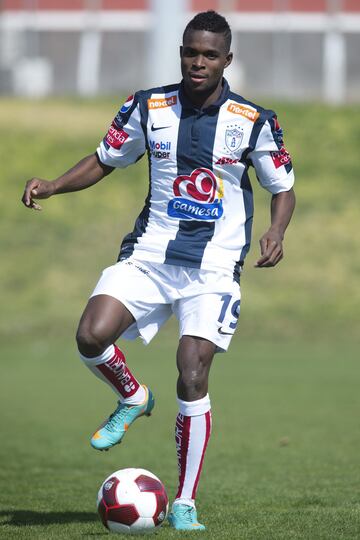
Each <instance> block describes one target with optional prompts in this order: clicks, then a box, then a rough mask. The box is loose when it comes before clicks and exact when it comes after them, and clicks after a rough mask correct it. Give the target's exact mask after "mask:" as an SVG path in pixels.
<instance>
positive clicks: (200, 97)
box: [184, 81, 223, 109]
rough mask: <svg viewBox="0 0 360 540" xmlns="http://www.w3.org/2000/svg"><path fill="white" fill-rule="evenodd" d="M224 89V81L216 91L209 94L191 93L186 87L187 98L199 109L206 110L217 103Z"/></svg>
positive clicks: (210, 91)
mask: <svg viewBox="0 0 360 540" xmlns="http://www.w3.org/2000/svg"><path fill="white" fill-rule="evenodd" d="M222 88H223V85H222V81H220V82H219V84H218V86H217V87H216V88H215V90H209V92H204V93H200V92H199V93H197V92H191V91H189V90H188V89H187V88H186V87H184V89H185V94H186V97H187V98H188V100H189V101H190V102H191V103H192V104H193V105H194V107H196V108H197V109H206V108H207V107H210V105H212V104H213V103H216V101H218V99H219V97H220V96H221V92H222Z"/></svg>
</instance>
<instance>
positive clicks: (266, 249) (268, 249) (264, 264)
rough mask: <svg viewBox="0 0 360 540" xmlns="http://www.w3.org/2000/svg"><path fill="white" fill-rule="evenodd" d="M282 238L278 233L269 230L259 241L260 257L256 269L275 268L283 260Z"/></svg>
mask: <svg viewBox="0 0 360 540" xmlns="http://www.w3.org/2000/svg"><path fill="white" fill-rule="evenodd" d="M282 241H283V236H282V234H281V233H280V232H277V231H273V230H272V229H269V230H268V231H267V232H266V233H265V234H264V235H263V236H262V237H261V239H260V249H261V257H260V259H259V260H258V261H257V262H256V264H255V267H256V268H268V267H271V266H275V265H276V264H277V263H278V262H280V261H281V259H282V258H283V246H282Z"/></svg>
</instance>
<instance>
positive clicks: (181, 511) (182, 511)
mask: <svg viewBox="0 0 360 540" xmlns="http://www.w3.org/2000/svg"><path fill="white" fill-rule="evenodd" d="M168 520H169V523H170V525H171V527H173V528H174V529H176V530H178V531H205V528H206V527H205V525H201V523H199V522H198V519H197V513H196V509H195V508H194V507H193V506H188V505H187V504H180V503H179V504H174V505H173V507H172V510H171V512H170V514H169V516H168Z"/></svg>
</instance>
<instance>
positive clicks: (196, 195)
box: [167, 167, 224, 221]
mask: <svg viewBox="0 0 360 540" xmlns="http://www.w3.org/2000/svg"><path fill="white" fill-rule="evenodd" d="M173 191H174V195H175V197H174V198H173V199H171V200H170V201H169V203H168V209H167V211H168V215H169V216H170V217H172V218H177V219H185V220H196V221H198V220H202V221H214V220H216V219H219V218H221V216H222V215H223V204H222V198H223V196H224V187H223V182H222V180H221V179H218V178H217V177H216V176H215V174H214V173H213V172H212V171H211V170H210V169H206V168H203V167H201V168H198V169H195V170H194V171H193V172H192V173H191V174H190V175H180V176H178V177H177V178H176V179H175V181H174V184H173Z"/></svg>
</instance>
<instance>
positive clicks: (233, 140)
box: [225, 126, 244, 153]
mask: <svg viewBox="0 0 360 540" xmlns="http://www.w3.org/2000/svg"><path fill="white" fill-rule="evenodd" d="M243 137H244V132H243V131H242V130H241V129H240V128H239V127H238V126H228V128H227V129H226V131H225V145H226V148H227V149H228V150H229V152H231V153H233V152H236V151H237V150H239V148H240V146H241V143H242V140H243Z"/></svg>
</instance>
